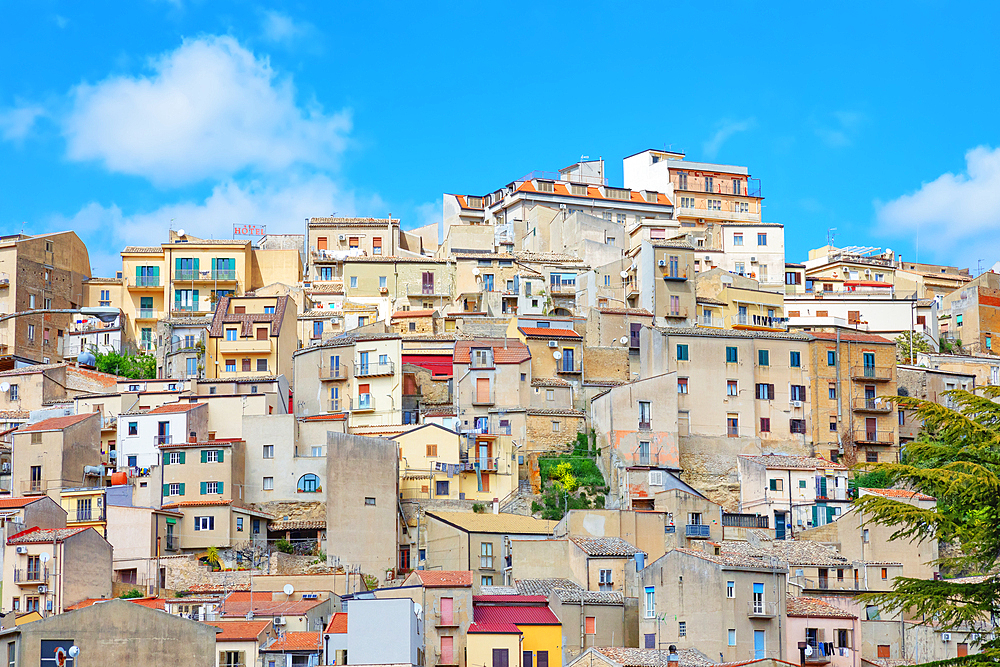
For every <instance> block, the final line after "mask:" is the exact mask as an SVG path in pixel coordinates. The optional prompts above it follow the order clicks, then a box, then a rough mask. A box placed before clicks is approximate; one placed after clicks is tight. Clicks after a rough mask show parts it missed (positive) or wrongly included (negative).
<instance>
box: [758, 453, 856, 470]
mask: <svg viewBox="0 0 1000 667" xmlns="http://www.w3.org/2000/svg"><path fill="white" fill-rule="evenodd" d="M740 458H741V459H745V460H747V461H753V462H754V463H759V464H760V465H762V466H764V467H766V468H795V469H798V470H815V469H816V468H822V469H825V470H847V466H845V465H842V464H840V463H834V462H833V461H829V460H827V459H824V458H823V457H822V456H785V455H783V454H760V455H757V456H751V455H744V454H741V455H740Z"/></svg>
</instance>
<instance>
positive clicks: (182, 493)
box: [179, 482, 184, 496]
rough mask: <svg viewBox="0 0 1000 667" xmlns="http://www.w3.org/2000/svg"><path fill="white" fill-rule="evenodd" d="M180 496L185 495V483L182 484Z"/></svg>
mask: <svg viewBox="0 0 1000 667" xmlns="http://www.w3.org/2000/svg"><path fill="white" fill-rule="evenodd" d="M179 495H182V496H183V495H184V482H181V488H180V494H179Z"/></svg>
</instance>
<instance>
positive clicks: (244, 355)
mask: <svg viewBox="0 0 1000 667" xmlns="http://www.w3.org/2000/svg"><path fill="white" fill-rule="evenodd" d="M295 326H296V316H295V303H294V302H293V301H292V300H291V298H290V297H287V296H277V297H263V296H262V297H251V296H238V297H222V298H220V299H219V301H218V303H217V304H216V308H215V315H214V317H213V318H212V326H211V327H210V328H209V331H208V338H207V339H206V344H207V348H206V357H205V376H206V377H208V378H223V379H229V378H246V377H255V376H261V375H265V376H266V375H284V376H285V377H291V376H292V353H293V352H295V350H296V349H297V348H298V341H297V340H296V333H295Z"/></svg>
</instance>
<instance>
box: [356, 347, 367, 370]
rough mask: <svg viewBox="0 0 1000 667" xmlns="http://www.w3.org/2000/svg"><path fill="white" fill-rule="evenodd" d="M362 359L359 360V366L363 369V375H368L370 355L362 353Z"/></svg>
mask: <svg viewBox="0 0 1000 667" xmlns="http://www.w3.org/2000/svg"><path fill="white" fill-rule="evenodd" d="M360 357H361V359H359V360H358V366H360V367H361V371H360V373H361V375H368V353H367V352H362V353H361V354H360Z"/></svg>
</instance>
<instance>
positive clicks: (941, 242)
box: [875, 146, 1000, 265]
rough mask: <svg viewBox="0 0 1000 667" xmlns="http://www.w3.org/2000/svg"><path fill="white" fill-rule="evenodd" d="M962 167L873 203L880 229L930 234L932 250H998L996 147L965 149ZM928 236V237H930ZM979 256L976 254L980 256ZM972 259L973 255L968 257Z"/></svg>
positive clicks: (999, 154) (999, 162)
mask: <svg viewBox="0 0 1000 667" xmlns="http://www.w3.org/2000/svg"><path fill="white" fill-rule="evenodd" d="M965 163H966V167H965V172H964V173H961V174H951V173H948V174H942V175H941V176H939V177H937V178H936V179H934V180H933V181H931V182H929V183H924V184H923V185H921V186H920V189H919V190H917V191H916V192H914V193H912V194H907V195H903V196H902V197H899V198H898V199H894V200H892V201H889V202H885V203H883V202H881V201H876V202H875V209H876V212H877V217H878V221H879V223H880V224H881V228H882V231H883V232H885V233H887V234H891V235H897V236H909V235H910V234H913V233H919V232H920V231H922V230H926V231H930V232H931V233H932V234H933V246H931V244H930V243H926V242H925V243H926V246H931V247H933V248H934V250H932V251H931V252H935V251H947V250H949V249H954V248H958V249H960V250H961V251H962V252H965V253H968V252H969V251H970V250H971V251H972V252H973V254H976V253H978V256H990V255H989V254H988V253H991V252H992V253H993V254H994V255H996V254H997V251H998V250H1000V248H998V246H1000V148H992V149H991V148H988V147H986V146H979V147H978V148H973V149H972V150H970V151H969V152H967V153H966V154H965ZM928 240H929V239H928ZM978 256H977V258H978ZM967 261H972V262H973V265H974V262H975V258H972V259H971V260H970V259H967Z"/></svg>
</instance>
